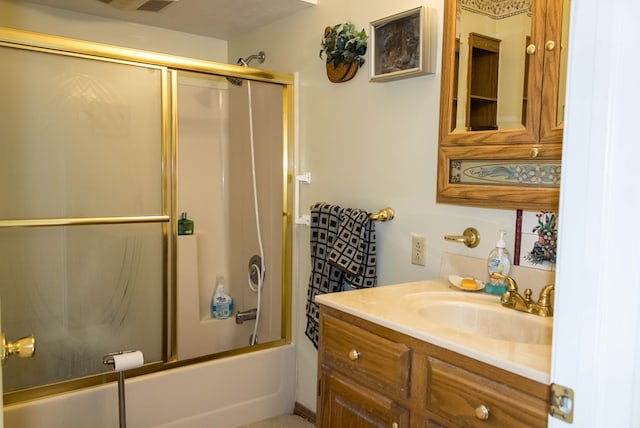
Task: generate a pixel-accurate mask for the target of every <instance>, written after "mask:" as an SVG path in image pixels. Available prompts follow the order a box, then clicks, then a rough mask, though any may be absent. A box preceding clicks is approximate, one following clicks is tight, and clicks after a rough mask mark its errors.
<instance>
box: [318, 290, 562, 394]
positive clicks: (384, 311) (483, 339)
mask: <svg viewBox="0 0 640 428" xmlns="http://www.w3.org/2000/svg"><path fill="white" fill-rule="evenodd" d="M426 293H430V295H431V296H432V297H433V298H438V299H443V298H446V299H450V300H454V301H455V300H456V299H459V300H460V301H465V299H466V300H467V301H471V300H470V299H475V301H479V302H482V304H485V305H490V306H491V307H492V308H493V307H494V306H493V305H494V304H495V305H496V306H495V307H496V308H499V309H497V310H498V311H500V310H504V311H513V312H516V311H515V310H513V309H507V308H502V307H501V305H500V300H499V297H498V296H492V295H489V294H486V293H484V292H481V291H479V292H465V291H459V290H457V289H454V288H453V287H450V286H449V283H448V282H447V281H445V280H443V279H437V280H429V281H420V282H410V283H406V284H397V285H387V286H381V287H375V288H365V289H361V290H354V291H345V292H341V293H333V294H324V295H319V296H317V297H316V301H317V302H318V303H320V304H323V305H326V306H329V307H332V308H335V309H338V310H341V311H343V312H346V313H348V314H351V315H355V316H357V317H360V318H363V319H365V320H367V321H371V322H373V323H376V324H379V325H381V326H384V327H387V328H390V329H392V330H395V331H398V332H401V333H404V334H406V335H408V336H411V337H414V338H416V339H421V340H424V341H426V342H429V343H432V344H434V345H437V346H440V347H442V348H446V349H449V350H451V351H455V352H458V353H460V354H463V355H466V356H468V357H471V358H474V359H476V360H479V361H482V362H485V363H487V364H491V365H493V366H496V367H499V368H501V369H504V370H507V371H510V372H512V373H516V374H519V375H521V376H524V377H526V378H529V379H532V380H534V381H537V382H541V383H545V384H548V383H549V369H550V365H551V345H541V344H529V343H519V342H512V341H506V340H498V339H492V338H490V337H487V336H479V335H473V334H469V333H464V332H461V331H458V330H455V329H451V328H448V327H447V326H445V325H443V324H439V323H433V322H429V321H427V320H426V319H425V317H424V316H423V315H421V314H420V308H418V306H417V305H418V303H417V302H423V303H424V302H425V299H428V298H429V294H426ZM426 310H428V309H426ZM509 315H511V314H509ZM514 316H516V317H517V316H523V317H535V318H541V317H537V316H536V315H531V314H526V313H516V315H514ZM532 321H534V322H538V321H540V322H548V323H550V322H551V320H550V319H539V320H538V319H536V320H532Z"/></svg>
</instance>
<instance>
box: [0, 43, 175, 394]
mask: <svg viewBox="0 0 640 428" xmlns="http://www.w3.org/2000/svg"><path fill="white" fill-rule="evenodd" d="M0 64H2V67H0V94H2V99H3V102H1V103H0V201H1V202H0V222H1V221H3V220H30V219H49V218H92V219H100V218H106V217H131V218H133V217H138V216H159V215H166V212H165V211H166V208H165V207H164V204H165V199H164V198H166V195H164V194H163V192H164V188H165V187H166V186H165V185H164V184H163V183H164V177H163V168H164V166H163V158H164V153H165V150H166V141H165V135H164V133H163V126H164V120H163V97H162V95H163V85H164V84H165V82H164V75H165V74H164V71H163V69H161V68H158V67H152V66H139V65H134V64H129V63H122V62H113V61H103V60H99V59H89V58H85V57H74V56H65V55H54V54H51V53H45V52H39V51H29V50H22V49H17V48H9V47H0ZM166 233H167V231H166V226H165V225H163V224H160V223H148V224H144V223H141V224H108V225H96V226H89V225H76V226H53V227H37V228H28V227H26V228H25V227H4V228H2V227H0V295H1V296H2V321H3V323H5V325H4V327H5V332H6V334H7V335H8V337H19V336H20V335H26V334H30V333H34V334H35V335H36V337H37V341H38V345H37V348H38V349H37V353H36V356H35V358H34V359H31V360H22V361H18V360H15V361H10V362H9V363H8V366H11V369H10V370H6V371H5V373H4V379H3V382H4V387H5V389H4V391H5V393H6V392H12V391H16V390H22V389H24V388H30V387H36V386H40V385H47V384H51V383H57V382H61V381H65V380H70V379H77V378H80V377H84V376H89V375H93V374H98V373H102V372H105V371H110V370H112V369H111V367H109V366H105V365H103V364H102V357H103V355H105V354H107V353H109V352H112V351H119V350H128V349H139V350H142V351H143V353H144V355H145V361H146V362H152V361H161V360H162V359H163V350H164V343H163V342H164V336H163V335H164V334H165V329H164V322H165V320H164V319H163V317H164V305H165V302H164V296H165V288H166V284H165V282H166V278H165V275H164V273H163V272H164V269H165V268H166V266H164V263H165V260H166V254H165V251H166ZM23 332H24V333H23Z"/></svg>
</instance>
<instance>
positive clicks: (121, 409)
mask: <svg viewBox="0 0 640 428" xmlns="http://www.w3.org/2000/svg"><path fill="white" fill-rule="evenodd" d="M127 357H135V358H131V361H130V360H129V359H128V358H127ZM123 358H127V361H123V362H120V364H122V365H123V367H119V360H121V359H123ZM102 363H103V364H105V365H110V366H112V367H113V368H114V370H116V371H117V372H118V416H119V419H120V428H125V427H126V426H127V415H126V407H125V400H124V371H125V370H127V369H129V368H134V367H139V366H141V365H142V364H144V357H143V356H142V352H141V351H118V352H111V353H109V354H107V355H105V356H104V357H102Z"/></svg>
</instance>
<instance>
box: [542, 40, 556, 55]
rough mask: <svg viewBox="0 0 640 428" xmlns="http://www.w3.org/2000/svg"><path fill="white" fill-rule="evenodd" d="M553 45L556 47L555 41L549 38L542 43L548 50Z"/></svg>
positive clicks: (550, 49)
mask: <svg viewBox="0 0 640 428" xmlns="http://www.w3.org/2000/svg"><path fill="white" fill-rule="evenodd" d="M555 47H556V42H554V41H553V40H549V41H547V43H545V44H544V48H545V50H547V51H549V52H551V51H552V50H553V49H554V48H555Z"/></svg>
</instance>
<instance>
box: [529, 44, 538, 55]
mask: <svg viewBox="0 0 640 428" xmlns="http://www.w3.org/2000/svg"><path fill="white" fill-rule="evenodd" d="M534 53H536V45H529V46H527V54H529V55H533V54H534Z"/></svg>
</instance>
